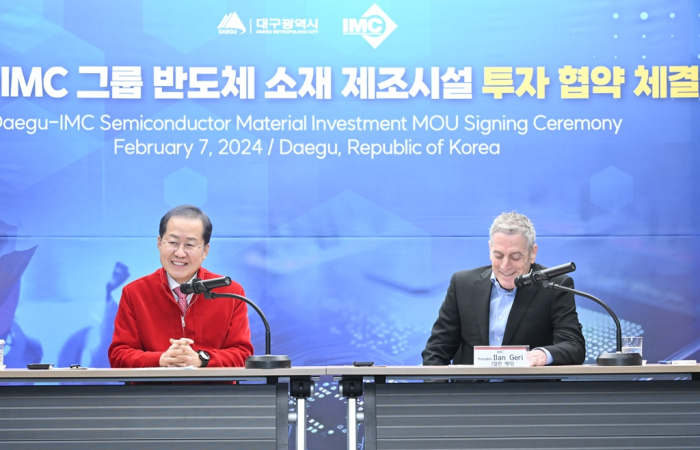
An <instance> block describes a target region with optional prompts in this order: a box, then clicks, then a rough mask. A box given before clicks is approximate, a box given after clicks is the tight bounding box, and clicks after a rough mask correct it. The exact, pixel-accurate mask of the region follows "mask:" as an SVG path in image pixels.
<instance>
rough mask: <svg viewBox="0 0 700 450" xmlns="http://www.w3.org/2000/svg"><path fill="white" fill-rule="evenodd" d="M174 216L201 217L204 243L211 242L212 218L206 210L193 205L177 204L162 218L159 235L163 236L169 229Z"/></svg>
mask: <svg viewBox="0 0 700 450" xmlns="http://www.w3.org/2000/svg"><path fill="white" fill-rule="evenodd" d="M172 217H184V218H186V219H199V220H201V221H202V239H203V240H204V245H207V244H208V243H209V239H211V230H212V226H211V220H209V216H207V215H206V214H204V212H203V211H202V210H201V209H199V208H197V207H196V206H192V205H180V206H176V207H174V208H173V209H171V210H170V211H168V212H167V213H165V215H164V216H163V218H162V219H160V228H159V230H158V235H159V236H160V237H161V238H163V235H164V234H165V231H166V230H167V229H168V222H170V219H171V218H172Z"/></svg>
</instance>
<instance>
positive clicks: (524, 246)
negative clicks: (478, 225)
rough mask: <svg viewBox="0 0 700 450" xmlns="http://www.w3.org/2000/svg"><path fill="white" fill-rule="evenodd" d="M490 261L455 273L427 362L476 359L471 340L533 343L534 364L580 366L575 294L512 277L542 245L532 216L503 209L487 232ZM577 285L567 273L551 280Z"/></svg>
mask: <svg viewBox="0 0 700 450" xmlns="http://www.w3.org/2000/svg"><path fill="white" fill-rule="evenodd" d="M489 251H490V258H491V265H490V266H484V267H479V268H477V269H472V270H465V271H461V272H457V273H455V274H454V275H453V276H452V280H451V281H450V286H449V288H448V290H447V296H446V297H445V301H444V302H443V303H442V306H441V307H440V311H439V313H438V318H437V320H436V321H435V324H434V325H433V330H432V333H431V336H430V338H429V339H428V343H427V344H426V347H425V350H423V364H424V365H448V364H450V361H452V362H453V363H454V364H473V363H474V346H502V345H529V346H530V349H531V351H530V352H528V355H527V357H528V360H529V362H530V365H531V366H543V365H548V364H558V365H562V364H582V363H583V361H584V360H585V358H586V344H585V341H584V338H583V333H582V332H581V328H582V327H581V324H580V323H579V320H578V314H577V313H576V303H575V302H574V295H573V294H570V293H566V292H562V291H555V290H552V289H545V288H544V287H543V286H541V285H539V284H533V285H530V286H526V287H523V288H517V287H516V286H515V278H516V277H517V276H518V275H522V274H526V273H528V272H530V270H531V269H532V270H535V271H537V270H542V269H544V267H543V266H541V265H539V264H535V257H536V256H537V244H535V229H534V227H533V225H532V222H530V220H529V219H528V218H527V217H525V216H524V215H522V214H517V213H514V212H512V213H503V214H501V215H500V216H498V217H497V218H496V219H495V220H494V222H493V224H492V225H491V230H490V239H489ZM552 281H554V282H555V283H557V284H561V285H563V286H567V287H571V288H573V287H574V282H573V280H572V279H571V278H569V277H568V276H566V275H562V276H559V277H555V278H553V279H552Z"/></svg>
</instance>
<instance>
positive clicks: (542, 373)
mask: <svg viewBox="0 0 700 450" xmlns="http://www.w3.org/2000/svg"><path fill="white" fill-rule="evenodd" d="M326 370H327V373H328V374H333V375H334V376H337V377H338V378H339V383H340V384H341V385H342V387H343V392H344V393H345V394H348V392H351V394H349V395H352V396H357V395H363V397H364V402H363V405H362V411H357V409H356V408H357V406H356V402H352V401H349V402H348V423H349V424H348V430H353V431H355V430H356V427H354V426H351V425H352V424H353V423H354V422H356V421H357V422H359V421H363V422H364V445H363V450H377V449H380V450H394V449H406V450H417V449H434V450H448V449H449V450H452V449H580V450H582V449H608V450H611V449H700V366H698V365H692V366H681V365H659V364H652V365H643V366H631V367H601V366H595V365H584V366H545V367H523V368H516V367H503V368H490V367H474V366H407V367H347V366H329V367H327V368H326ZM369 381H373V382H369ZM360 390H361V391H362V392H359V391H360ZM354 439H356V437H353V436H350V435H349V436H348V441H349V444H348V448H349V449H351V448H356V443H355V441H354Z"/></svg>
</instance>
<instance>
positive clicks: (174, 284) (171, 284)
mask: <svg viewBox="0 0 700 450" xmlns="http://www.w3.org/2000/svg"><path fill="white" fill-rule="evenodd" d="M198 273H199V271H197V272H195V273H194V275H192V278H190V279H189V280H188V283H189V282H190V281H192V280H194V279H195V278H197V274H198ZM165 276H166V277H168V286H169V287H170V290H171V291H172V290H174V289H175V288H178V287H180V283H178V282H177V281H175V280H174V279H173V277H171V276H170V274H169V273H168V272H165Z"/></svg>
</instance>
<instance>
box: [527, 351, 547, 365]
mask: <svg viewBox="0 0 700 450" xmlns="http://www.w3.org/2000/svg"><path fill="white" fill-rule="evenodd" d="M527 360H528V362H529V363H530V367H535V366H545V365H547V354H546V353H545V352H543V351H542V350H533V351H531V352H527Z"/></svg>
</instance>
